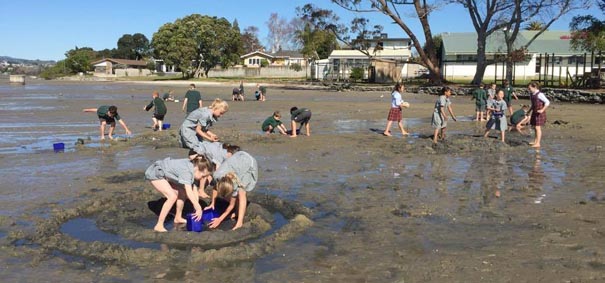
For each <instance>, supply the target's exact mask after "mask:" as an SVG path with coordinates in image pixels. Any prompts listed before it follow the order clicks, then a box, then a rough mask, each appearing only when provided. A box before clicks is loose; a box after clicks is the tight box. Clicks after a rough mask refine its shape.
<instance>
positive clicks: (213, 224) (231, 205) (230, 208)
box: [208, 193, 239, 228]
mask: <svg viewBox="0 0 605 283" xmlns="http://www.w3.org/2000/svg"><path fill="white" fill-rule="evenodd" d="M238 194H239V193H238ZM234 207H235V197H231V198H230V199H229V206H227V209H225V212H223V214H221V216H219V218H214V220H212V222H210V226H208V227H210V228H216V227H218V226H219V225H221V223H222V222H223V220H225V218H227V217H228V216H229V215H231V211H233V208H234ZM238 218H239V217H238Z"/></svg>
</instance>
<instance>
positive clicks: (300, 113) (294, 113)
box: [290, 106, 311, 138]
mask: <svg viewBox="0 0 605 283" xmlns="http://www.w3.org/2000/svg"><path fill="white" fill-rule="evenodd" d="M290 115H291V120H292V122H291V124H292V135H291V136H290V137H292V138H295V137H296V136H297V134H296V123H297V122H298V123H300V131H301V132H302V127H303V126H304V127H305V131H306V133H305V134H306V135H307V136H310V135H311V125H310V124H309V121H311V110H309V109H307V108H300V109H299V108H298V107H296V106H294V107H292V108H290Z"/></svg>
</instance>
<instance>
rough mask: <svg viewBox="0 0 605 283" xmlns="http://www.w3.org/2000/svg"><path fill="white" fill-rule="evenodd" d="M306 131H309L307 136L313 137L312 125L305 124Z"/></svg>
mask: <svg viewBox="0 0 605 283" xmlns="http://www.w3.org/2000/svg"><path fill="white" fill-rule="evenodd" d="M305 130H306V131H307V136H310V135H311V123H309V122H307V123H305Z"/></svg>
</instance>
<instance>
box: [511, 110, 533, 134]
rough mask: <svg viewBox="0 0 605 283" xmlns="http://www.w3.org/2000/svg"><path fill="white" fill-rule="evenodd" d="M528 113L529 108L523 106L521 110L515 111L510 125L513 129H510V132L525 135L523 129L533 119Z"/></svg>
mask: <svg viewBox="0 0 605 283" xmlns="http://www.w3.org/2000/svg"><path fill="white" fill-rule="evenodd" d="M528 111H529V106H527V105H521V109H519V110H517V111H515V112H514V113H513V115H511V116H510V124H511V125H512V127H511V128H510V131H512V130H517V131H519V133H521V134H525V133H524V132H523V129H524V128H525V125H527V124H528V123H529V120H530V119H531V118H530V117H529V116H528V115H527V112H528Z"/></svg>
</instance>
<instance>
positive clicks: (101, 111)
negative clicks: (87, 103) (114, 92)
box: [82, 105, 132, 140]
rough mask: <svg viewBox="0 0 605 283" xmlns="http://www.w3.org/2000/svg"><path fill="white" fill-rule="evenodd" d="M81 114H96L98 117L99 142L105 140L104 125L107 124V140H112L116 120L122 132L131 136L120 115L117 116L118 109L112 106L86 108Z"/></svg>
mask: <svg viewBox="0 0 605 283" xmlns="http://www.w3.org/2000/svg"><path fill="white" fill-rule="evenodd" d="M82 112H97V116H98V117H99V122H100V124H101V125H100V127H99V131H100V132H101V140H105V125H107V124H109V133H108V136H109V139H111V140H113V131H114V130H115V128H116V120H118V121H119V122H120V125H121V126H122V128H124V130H126V134H127V135H131V134H132V133H131V132H130V130H129V129H128V127H127V126H126V122H124V120H122V118H120V114H118V107H116V106H114V105H111V106H109V105H103V106H100V107H99V108H86V109H82Z"/></svg>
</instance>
